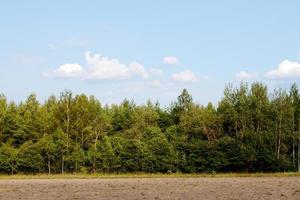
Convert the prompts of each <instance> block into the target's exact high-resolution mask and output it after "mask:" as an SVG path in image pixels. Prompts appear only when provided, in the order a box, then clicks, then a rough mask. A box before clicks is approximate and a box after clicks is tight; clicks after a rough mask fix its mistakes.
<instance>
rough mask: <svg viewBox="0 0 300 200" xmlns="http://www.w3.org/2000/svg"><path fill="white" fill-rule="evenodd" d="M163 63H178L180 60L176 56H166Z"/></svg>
mask: <svg viewBox="0 0 300 200" xmlns="http://www.w3.org/2000/svg"><path fill="white" fill-rule="evenodd" d="M163 63H164V64H166V65H178V64H179V60H178V58H176V57H175V56H166V57H164V59H163Z"/></svg>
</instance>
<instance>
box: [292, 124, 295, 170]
mask: <svg viewBox="0 0 300 200" xmlns="http://www.w3.org/2000/svg"><path fill="white" fill-rule="evenodd" d="M292 160H293V167H295V119H293V135H292Z"/></svg>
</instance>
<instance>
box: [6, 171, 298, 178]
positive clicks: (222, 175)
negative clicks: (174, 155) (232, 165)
mask: <svg viewBox="0 0 300 200" xmlns="http://www.w3.org/2000/svg"><path fill="white" fill-rule="evenodd" d="M293 176H297V177H300V173H296V172H288V173H219V174H182V173H173V174H160V173H122V174H103V173H96V174H81V173H74V174H51V175H48V174H35V175H27V174H26V175H25V174H15V175H0V180H1V179H2V180H3V179H97V178H103V179H110V178H197V177H199V178H200V177H219V178H233V177H293Z"/></svg>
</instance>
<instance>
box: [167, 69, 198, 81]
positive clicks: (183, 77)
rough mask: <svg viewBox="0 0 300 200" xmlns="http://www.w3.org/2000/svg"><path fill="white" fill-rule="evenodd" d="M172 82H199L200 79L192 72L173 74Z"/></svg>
mask: <svg viewBox="0 0 300 200" xmlns="http://www.w3.org/2000/svg"><path fill="white" fill-rule="evenodd" d="M172 80H173V81H176V82H197V81H198V80H199V78H198V77H197V76H196V75H195V74H194V73H193V72H192V71H190V70H185V71H182V72H178V73H174V74H172Z"/></svg>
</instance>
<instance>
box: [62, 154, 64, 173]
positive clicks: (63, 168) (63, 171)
mask: <svg viewBox="0 0 300 200" xmlns="http://www.w3.org/2000/svg"><path fill="white" fill-rule="evenodd" d="M61 173H62V174H63V173H64V154H63V153H62V157H61Z"/></svg>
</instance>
